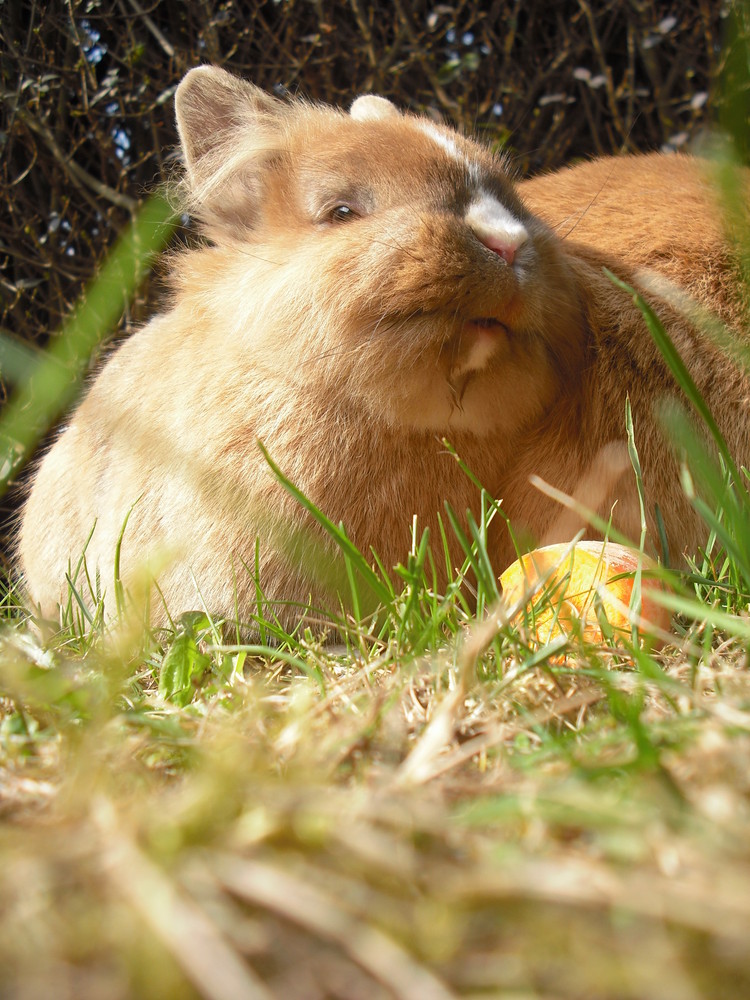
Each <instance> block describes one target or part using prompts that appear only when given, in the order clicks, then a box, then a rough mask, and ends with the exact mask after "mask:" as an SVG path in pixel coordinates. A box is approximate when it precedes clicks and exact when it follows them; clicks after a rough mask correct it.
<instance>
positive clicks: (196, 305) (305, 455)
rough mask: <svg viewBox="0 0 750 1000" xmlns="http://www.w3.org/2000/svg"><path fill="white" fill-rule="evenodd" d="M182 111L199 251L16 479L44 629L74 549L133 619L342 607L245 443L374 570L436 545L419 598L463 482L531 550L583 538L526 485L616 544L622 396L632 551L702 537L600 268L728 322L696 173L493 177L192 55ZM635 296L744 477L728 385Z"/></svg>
mask: <svg viewBox="0 0 750 1000" xmlns="http://www.w3.org/2000/svg"><path fill="white" fill-rule="evenodd" d="M175 104H176V118H177V127H178V133H179V139H180V143H181V149H182V154H183V159H184V166H185V181H184V185H185V192H186V205H187V207H188V209H189V211H190V212H191V213H193V214H194V216H195V217H196V218H197V219H199V221H200V224H201V226H202V231H203V234H204V236H205V242H204V244H203V245H202V246H200V247H199V248H197V249H191V250H188V251H185V252H183V253H182V254H180V255H177V257H176V259H175V260H174V261H173V264H172V273H171V299H170V302H169V305H168V308H167V310H166V311H165V312H163V313H162V314H160V315H157V316H156V317H155V318H154V319H153V320H151V322H149V323H148V324H147V325H146V326H144V327H143V328H142V329H140V330H138V331H137V332H135V333H134V334H133V335H132V336H130V337H129V338H128V339H126V340H125V341H124V342H123V343H122V344H121V346H119V347H118V348H117V349H116V350H115V351H114V352H113V354H112V355H111V356H110V357H109V359H108V360H107V361H106V363H104V365H103V366H102V367H101V370H100V371H99V372H98V374H96V376H95V378H94V379H93V381H92V383H91V385H90V387H89V389H88V391H87V393H86V395H85V397H84V398H83V400H82V402H81V403H80V405H79V406H78V408H77V409H76V410H75V412H74V413H73V415H72V418H71V419H70V421H69V423H68V424H67V426H66V427H65V429H64V430H63V431H62V433H61V434H60V435H59V437H58V438H57V440H56V441H55V442H54V443H53V445H52V447H51V448H50V450H49V452H48V453H47V454H46V456H45V457H44V458H43V460H42V461H41V463H40V465H39V466H38V469H37V471H36V472H35V475H34V477H33V481H32V483H31V487H30V493H29V496H28V499H27V501H26V503H25V507H24V510H23V513H22V519H21V527H20V539H19V546H18V551H19V561H20V567H21V570H22V574H23V579H24V580H25V585H26V587H27V590H28V593H29V595H30V598H31V600H32V601H33V603H34V605H35V606H36V607H37V608H38V610H39V612H40V614H41V615H42V616H44V617H47V618H54V617H55V616H56V614H57V613H58V612H57V609H58V605H59V604H60V603H61V602H62V601H64V600H65V598H66V594H67V583H66V573H68V574H70V573H72V572H74V571H75V569H76V567H77V566H79V565H80V559H81V553H82V552H83V551H84V549H85V560H86V566H87V567H88V571H89V577H90V578H93V576H94V574H95V573H96V574H98V578H99V580H100V585H101V588H102V589H103V591H104V593H105V607H106V610H107V613H108V614H110V615H111V614H114V613H115V601H114V596H113V594H114V588H115V582H114V577H115V552H116V550H117V548H118V540H120V564H119V566H120V573H121V576H122V582H123V585H124V586H125V588H126V589H127V590H131V591H133V592H136V591H137V590H138V587H139V586H141V587H142V588H143V589H144V592H148V593H151V595H152V599H151V603H150V615H151V621H152V623H155V624H163V623H164V622H165V621H167V620H168V618H167V615H168V614H171V615H175V614H177V613H179V612H181V611H184V610H187V609H192V608H196V607H203V606H205V607H206V608H207V609H208V610H209V611H210V612H211V613H212V614H214V615H216V616H219V617H221V618H223V619H225V620H227V621H236V620H239V621H240V622H242V623H243V624H244V625H246V626H248V628H249V629H250V630H251V631H252V622H253V620H254V618H255V616H256V614H257V612H258V610H259V608H258V601H259V594H260V595H262V598H260V599H261V601H262V604H263V606H264V608H266V609H267V608H270V609H272V611H273V612H274V613H275V614H276V615H277V616H278V620H279V621H280V622H281V623H283V624H284V625H285V626H286V627H293V626H294V624H295V623H296V622H298V621H299V620H300V618H301V616H302V614H303V611H304V608H306V607H308V606H309V607H312V608H317V609H325V610H327V611H329V612H331V613H334V614H335V613H336V612H338V611H340V609H341V607H342V602H343V605H344V606H345V605H346V590H347V588H346V582H345V581H346V576H345V573H343V571H342V570H341V565H340V559H337V558H336V546H335V545H334V543H333V542H332V541H331V539H330V538H329V537H328V535H327V534H326V532H325V531H324V530H323V529H322V528H321V527H320V526H319V525H318V524H317V523H316V522H315V520H314V519H313V518H312V517H311V515H310V514H309V513H308V511H307V510H306V509H305V508H304V506H303V505H302V504H300V502H299V501H298V499H296V498H295V497H294V496H293V495H292V494H291V493H290V492H289V491H288V490H286V489H285V488H284V486H283V485H282V484H281V483H280V482H279V480H278V478H277V477H276V475H275V474H274V473H273V471H272V469H271V468H270V465H269V463H268V461H267V460H266V458H265V456H264V454H263V452H262V451H261V449H260V447H259V442H261V443H262V444H263V446H264V448H265V450H266V452H267V453H268V455H269V456H270V457H271V459H272V460H273V462H274V463H275V464H276V465H277V466H278V467H279V469H280V470H281V471H282V473H283V475H284V476H285V477H287V478H288V480H290V481H291V482H292V483H294V484H295V485H296V486H297V487H298V488H299V489H300V490H301V491H302V492H303V493H304V494H305V495H306V496H307V497H308V498H309V500H310V501H312V502H313V503H314V504H316V505H317V506H318V507H319V508H320V509H321V510H322V511H323V512H324V513H325V514H326V515H327V517H328V518H330V520H331V521H332V522H334V523H335V524H338V523H342V524H343V525H344V527H345V530H346V532H347V534H348V536H349V538H350V539H351V540H352V541H353V543H354V544H355V545H356V546H357V547H358V548H359V549H360V551H361V552H363V553H364V554H365V555H366V556H367V557H368V558H369V557H370V556H371V553H372V551H373V550H374V551H375V552H376V553H377V555H378V557H379V559H380V560H381V562H382V564H383V565H384V566H385V567H386V569H387V570H388V571H389V572H390V571H392V569H393V567H395V566H396V565H397V564H398V563H399V562H400V561H404V560H405V558H406V556H407V555H408V552H409V550H410V545H411V543H412V533H413V530H414V529H413V521H414V518H416V523H417V531H418V532H421V531H422V530H423V529H424V528H429V529H430V532H431V539H432V551H433V553H434V557H435V559H434V561H435V566H436V581H437V584H438V586H441V587H443V586H445V584H446V578H447V575H448V569H447V568H446V567H445V565H444V564H445V559H444V557H443V553H442V544H443V543H442V541H441V534H440V521H439V518H440V516H441V512H442V518H443V521H445V511H444V504H445V502H446V501H447V502H448V503H450V505H451V506H452V508H453V509H454V511H456V512H457V513H458V515H459V518H464V521H463V524H464V526H466V520H465V514H466V511H467V510H472V511H474V512H475V513H476V512H477V509H478V505H479V491H478V488H477V486H476V481H478V482H480V483H481V484H482V485H483V486H484V487H485V488H486V490H488V491H489V493H490V494H491V495H493V496H494V497H497V498H498V499H500V500H502V508H501V509H502V511H503V513H504V515H505V517H506V518H509V519H510V521H511V523H512V524H513V525H514V526H516V528H517V535H520V536H523V537H527V538H528V539H529V540H530V541H531V540H536V541H539V540H543V541H545V542H550V541H556V540H560V541H563V540H566V539H567V538H568V537H570V535H571V532H572V531H574V530H575V529H576V527H577V525H571V524H570V523H569V521H570V519H569V517H567V515H564V514H561V508H560V507H559V506H558V505H556V504H555V502H554V501H553V500H551V499H550V498H549V497H548V496H546V495H545V494H543V493H542V492H540V491H539V490H538V489H536V488H535V487H534V486H533V485H532V484H531V483H530V476H532V475H534V474H536V475H537V476H539V477H541V478H543V479H544V480H546V481H547V482H548V483H550V484H551V485H552V486H554V487H556V488H557V489H559V490H562V491H565V492H567V493H570V494H576V491H578V493H579V494H580V493H581V492H582V493H583V496H582V499H583V500H584V501H588V502H590V504H591V505H593V506H594V507H595V508H596V510H597V512H598V513H599V514H601V515H602V516H603V517H605V518H609V517H611V519H612V522H613V524H614V526H615V527H616V528H617V529H618V530H620V531H621V532H623V533H625V534H626V535H628V536H629V537H632V538H637V537H638V534H639V531H640V512H639V503H638V494H637V488H636V481H635V476H634V475H633V472H632V469H630V467H629V464H628V463H627V462H626V461H623V451H624V444H623V442H624V441H625V437H626V432H625V400H626V396H628V397H629V399H630V403H631V406H632V410H633V414H634V421H635V442H636V445H637V447H638V451H639V454H640V461H641V464H642V467H643V483H644V488H645V494H646V507H647V519H648V524H649V528H650V538H651V545H652V547H653V548H657V546H658V539H659V534H658V532H657V513H656V512H657V509H658V511H659V512H660V514H661V518H662V520H663V532H662V534H663V533H664V532H666V540H667V543H668V546H669V552H670V557H671V558H673V559H675V558H678V557H679V556H680V555H681V554H683V553H686V554H690V553H691V552H694V551H695V550H696V549H697V548H698V547H699V546H700V545H701V544H702V543H703V542H704V541H705V537H704V536H705V529H703V528H702V527H701V524H700V522H699V521H698V519H697V518H696V517H695V515H694V513H693V511H692V508H691V506H690V503H689V501H688V500H687V499H686V497H685V494H684V492H683V490H682V489H681V487H680V482H679V475H678V472H679V468H678V463H677V460H676V458H675V457H674V455H673V453H672V449H671V447H670V445H669V443H668V441H667V440H666V438H665V436H664V434H663V433H662V431H661V429H660V426H659V423H658V420H657V417H656V415H655V412H654V405H655V403H657V402H658V400H659V399H660V398H661V397H663V396H665V395H673V396H674V395H677V394H678V390H677V387H676V384H675V383H674V381H673V379H672V377H671V376H670V374H669V373H668V370H667V368H666V366H665V364H664V362H663V361H662V359H661V357H660V355H659V353H658V351H657V350H656V348H655V347H654V345H653V343H652V341H651V338H650V336H649V334H648V332H647V330H646V327H645V325H644V321H643V317H642V315H641V313H640V312H639V311H638V310H637V308H636V307H635V305H634V303H633V301H632V297H631V296H629V295H628V294H627V293H625V292H623V291H622V290H621V289H619V288H617V287H615V285H614V284H613V283H612V282H611V281H610V280H609V278H608V277H607V276H606V275H605V273H604V270H603V268H604V266H607V267H608V268H610V269H611V270H612V271H614V272H615V273H616V274H617V275H619V276H620V277H621V278H622V279H624V280H626V281H628V282H632V283H634V284H636V285H637V286H638V287H640V288H641V289H642V290H643V289H645V288H646V286H647V285H648V276H649V275H651V276H652V277H653V275H654V274H656V275H658V276H660V277H661V278H662V279H665V280H668V281H669V282H671V283H672V284H673V285H675V286H678V287H679V288H680V289H681V290H683V291H684V292H685V293H688V294H690V295H691V296H693V297H694V298H695V299H696V301H697V302H699V303H701V304H703V305H705V306H707V307H710V308H711V309H713V310H716V311H718V312H719V314H720V315H721V317H722V318H723V319H724V320H725V321H726V322H727V323H728V324H729V325H730V326H731V327H732V328H733V329H734V330H736V331H737V332H740V331H741V330H742V328H743V327H742V324H743V316H744V314H743V301H742V296H741V293H740V290H739V283H738V279H737V270H736V267H735V263H734V260H733V257H732V253H731V249H730V247H729V245H728V244H727V240H726V238H725V234H724V230H723V227H722V223H721V218H720V215H719V212H718V209H717V207H716V204H715V200H714V197H713V195H712V190H711V188H710V185H708V183H707V182H706V180H705V177H704V171H703V169H702V167H701V164H700V162H698V161H696V160H694V159H691V158H690V157H688V156H685V155H665V154H645V155H637V156H624V157H620V158H601V159H598V160H594V161H591V162H585V163H581V164H579V165H576V166H572V167H569V168H565V169H564V170H562V171H560V172H558V173H552V174H548V175H542V176H539V177H536V178H533V179H531V180H528V181H516V180H515V179H514V178H513V176H512V173H511V171H510V169H509V166H508V163H507V161H506V159H504V158H503V157H502V156H500V155H498V154H496V153H494V152H492V151H491V150H489V149H488V148H486V146H485V145H482V144H480V143H478V142H476V141H474V140H472V139H471V138H467V137H464V136H462V135H460V134H459V133H458V132H456V131H454V130H452V129H450V128H448V127H447V126H445V125H442V124H438V123H436V122H435V121H433V120H432V119H430V118H427V117H420V116H418V115H415V114H411V113H405V112H403V113H402V112H400V111H399V110H398V109H397V108H396V107H395V105H394V104H392V103H391V102H390V101H388V100H386V99H384V98H380V97H377V96H375V95H363V96H360V97H359V98H357V99H356V100H355V101H354V103H353V104H352V106H351V108H350V110H349V112H345V111H342V110H339V109H335V108H332V107H329V106H326V105H321V104H315V103H312V102H308V101H306V100H303V99H301V98H291V99H286V100H283V101H282V100H280V99H277V98H275V97H272V96H269V95H268V94H266V93H264V92H263V91H261V90H260V89H258V88H257V87H255V86H253V85H252V84H250V83H248V82H245V81H243V80H241V79H239V78H236V77H235V76H233V75H230V74H229V73H227V72H226V71H224V70H222V69H219V68H216V67H211V66H201V67H198V68H195V69H192V70H191V71H190V72H188V73H187V75H186V76H185V77H184V79H183V80H182V82H181V83H180V85H179V87H178V88H177V92H176V99H175ZM648 294H649V298H650V301H651V302H652V304H653V305H654V307H655V308H656V309H657V311H658V313H659V315H660V316H661V318H662V320H663V321H664V322H665V323H666V324H667V327H668V329H669V331H670V334H671V336H672V337H673V338H674V340H675V342H676V343H677V345H678V347H679V349H680V350H681V352H682V354H683V357H684V358H685V360H686V362H687V364H688V365H689V367H690V369H691V371H692V373H693V377H694V378H695V379H696V381H697V383H698V385H699V387H700V389H701V390H702V392H703V393H704V394H705V396H706V398H707V399H708V401H709V403H710V404H711V405H712V406H713V407H714V411H715V415H716V417H717V419H718V420H719V423H720V425H721V426H722V428H723V430H724V432H725V433H726V435H727V437H728V439H729V441H730V443H731V446H732V448H733V450H734V451H735V453H736V454H737V456H738V458H740V459H741V460H743V461H745V460H747V459H748V457H750V435H749V428H750V421H749V420H748V398H749V394H748V380H747V378H746V377H745V376H744V374H743V373H742V372H741V371H740V370H739V369H737V368H736V367H735V366H734V365H733V364H732V363H731V362H730V361H729V360H728V359H727V357H725V356H724V354H722V352H721V351H720V350H719V349H718V348H716V347H715V346H714V345H713V344H712V343H711V342H710V341H709V340H708V339H707V338H706V337H705V336H703V335H702V334H701V333H700V332H699V331H698V330H697V329H696V327H695V326H694V325H693V324H692V323H691V321H690V319H689V318H687V317H686V316H685V315H684V313H683V311H681V310H680V309H679V308H678V307H677V306H676V305H675V304H674V303H673V302H672V301H671V300H670V297H669V296H668V295H666V294H664V293H662V292H661V291H659V290H658V289H657V290H656V291H652V292H650V293H648ZM446 441H448V442H450V444H451V445H452V448H453V449H455V453H457V454H458V455H459V456H460V457H461V459H462V460H463V463H464V464H465V465H466V466H468V467H469V469H470V470H471V471H472V473H473V477H474V481H472V478H470V477H469V476H467V475H466V473H465V471H464V470H463V469H462V468H461V466H460V464H459V463H458V462H457V461H456V458H455V454H454V453H453V452H452V451H451V450H450V449H448V448H447V447H446V444H445V442H446ZM587 533H588V534H589V535H590V536H592V537H595V536H596V532H595V531H594V530H593V529H591V528H589V529H588V532H587ZM446 536H447V545H448V552H449V559H450V561H452V564H453V566H454V567H456V566H459V565H460V564H461V562H462V560H463V554H462V551H461V549H460V547H459V545H458V542H457V541H456V539H455V538H454V537H453V533H452V531H451V530H450V528H448V529H447V530H446ZM256 543H257V544H256ZM490 547H491V555H492V558H493V560H494V562H495V568H496V570H497V572H498V573H499V572H500V571H501V570H502V569H504V568H505V566H506V565H508V563H509V562H511V561H512V559H513V558H515V548H514V539H513V537H512V536H511V534H510V532H508V531H507V529H506V527H505V524H504V522H503V521H502V519H501V518H500V517H496V518H495V521H494V522H493V525H492V534H491V537H490ZM79 578H80V574H79ZM152 582H153V583H154V586H152ZM155 586H158V591H155V589H154V587H155ZM149 588H150V589H149ZM154 595H156V596H154Z"/></svg>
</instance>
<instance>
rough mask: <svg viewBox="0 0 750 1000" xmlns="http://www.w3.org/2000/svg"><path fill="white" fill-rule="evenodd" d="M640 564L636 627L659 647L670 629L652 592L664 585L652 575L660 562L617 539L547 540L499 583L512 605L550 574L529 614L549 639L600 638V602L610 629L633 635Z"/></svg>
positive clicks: (535, 628)
mask: <svg viewBox="0 0 750 1000" xmlns="http://www.w3.org/2000/svg"><path fill="white" fill-rule="evenodd" d="M639 563H640V566H641V572H642V574H643V575H642V577H641V609H640V615H639V621H638V627H639V629H640V631H641V633H642V634H644V635H648V636H649V638H650V641H651V645H652V646H654V647H655V646H658V645H662V644H663V639H660V638H659V635H658V633H660V632H667V631H669V627H670V617H671V616H670V613H669V612H668V611H667V609H666V608H663V607H662V606H661V605H660V604H657V602H656V601H654V600H653V598H652V596H651V595H652V594H653V593H654V591H655V590H663V589H664V585H663V584H662V583H661V581H660V580H657V579H655V578H654V577H652V576H649V575H648V574H649V571H650V570H653V569H654V568H655V567H656V563H655V562H654V561H653V560H652V559H649V558H648V556H644V555H643V554H642V553H641V552H639V551H638V550H637V549H632V548H629V547H628V546H626V545H618V544H616V543H615V542H577V543H576V545H575V546H574V547H573V548H571V547H570V543H564V544H559V545H545V546H544V547H543V548H541V549H534V551H533V552H529V553H528V554H527V555H524V556H522V557H521V558H520V559H517V560H516V562H514V563H513V564H512V565H511V566H509V567H508V568H507V569H506V570H505V572H504V573H503V574H502V576H501V577H500V585H501V587H502V589H503V596H504V598H505V600H506V602H507V603H508V605H511V604H514V603H515V602H516V601H518V600H519V599H520V598H522V596H523V595H524V593H526V592H528V591H529V589H530V588H531V587H533V585H534V583H536V582H537V581H538V580H539V579H540V578H541V577H545V576H547V574H550V575H549V579H548V580H547V582H546V584H545V585H544V588H543V594H544V595H545V596H544V597H543V599H542V600H541V601H540V600H539V596H538V595H537V596H536V597H535V598H534V599H533V603H534V606H535V612H534V615H533V617H532V616H529V619H528V620H529V623H530V625H531V627H532V630H533V632H534V634H535V635H536V638H537V639H538V640H539V641H540V642H549V640H550V639H552V638H554V637H555V636H557V635H564V634H571V633H578V634H582V635H583V637H584V638H585V639H587V640H588V641H589V642H602V641H603V640H604V635H603V634H602V630H601V626H600V625H599V619H598V617H597V610H596V609H597V603H598V602H599V601H600V602H601V608H602V610H603V611H604V614H605V615H606V617H607V621H608V622H609V624H610V625H611V626H612V628H613V629H614V630H615V631H620V632H623V633H624V634H625V635H626V636H630V634H631V626H630V620H629V607H630V598H631V594H632V591H633V580H634V578H635V573H636V571H637V569H638V564H639ZM623 574H625V575H623ZM537 606H538V610H536V608H537ZM521 613H523V612H521Z"/></svg>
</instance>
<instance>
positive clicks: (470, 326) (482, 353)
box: [444, 316, 510, 379]
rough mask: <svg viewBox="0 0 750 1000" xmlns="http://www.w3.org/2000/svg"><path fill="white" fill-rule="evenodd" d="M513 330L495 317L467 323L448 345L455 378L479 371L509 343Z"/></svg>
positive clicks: (474, 318) (463, 324)
mask: <svg viewBox="0 0 750 1000" xmlns="http://www.w3.org/2000/svg"><path fill="white" fill-rule="evenodd" d="M509 334H510V330H509V329H508V327H507V326H506V325H505V323H502V322H501V321H500V320H499V319H495V318H494V317H493V316H478V317H473V318H472V319H468V320H465V321H464V322H463V323H462V324H461V326H460V328H459V329H458V331H457V332H456V334H455V335H454V336H453V337H451V339H450V340H449V341H448V342H447V343H446V345H445V348H444V349H445V352H446V354H447V356H448V363H449V369H450V377H451V378H452V379H454V378H456V377H459V376H461V375H466V374H468V373H469V372H478V371H481V370H482V368H484V367H485V365H486V364H487V362H488V361H489V360H490V358H491V357H492V356H493V354H495V352H496V351H497V350H498V348H499V347H500V346H501V345H502V344H507V338H508V336H509Z"/></svg>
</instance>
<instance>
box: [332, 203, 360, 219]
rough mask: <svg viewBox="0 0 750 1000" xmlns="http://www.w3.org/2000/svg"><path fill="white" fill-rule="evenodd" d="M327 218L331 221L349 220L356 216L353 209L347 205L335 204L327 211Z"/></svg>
mask: <svg viewBox="0 0 750 1000" xmlns="http://www.w3.org/2000/svg"><path fill="white" fill-rule="evenodd" d="M328 218H329V219H330V220H331V222H351V221H352V219H356V218H358V216H357V213H356V212H355V211H354V209H353V208H350V207H349V206H348V205H336V206H335V207H334V208H332V209H331V211H330V212H329V213H328Z"/></svg>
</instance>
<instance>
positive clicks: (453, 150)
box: [419, 122, 468, 166]
mask: <svg viewBox="0 0 750 1000" xmlns="http://www.w3.org/2000/svg"><path fill="white" fill-rule="evenodd" d="M419 127H420V128H421V129H422V131H423V132H424V134H425V135H428V136H429V137H430V138H431V139H432V141H433V142H436V143H437V144H438V146H440V148H441V149H442V150H444V151H445V152H446V153H447V154H448V156H451V157H453V159H454V160H457V161H458V162H459V163H463V164H464V166H468V162H467V159H466V157H465V156H464V154H463V153H462V152H461V150H460V149H459V148H458V145H457V144H456V142H455V140H454V139H451V137H450V136H449V135H446V134H445V133H444V132H441V131H440V129H438V128H435V126H434V125H430V123H429V122H420V123H419Z"/></svg>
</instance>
